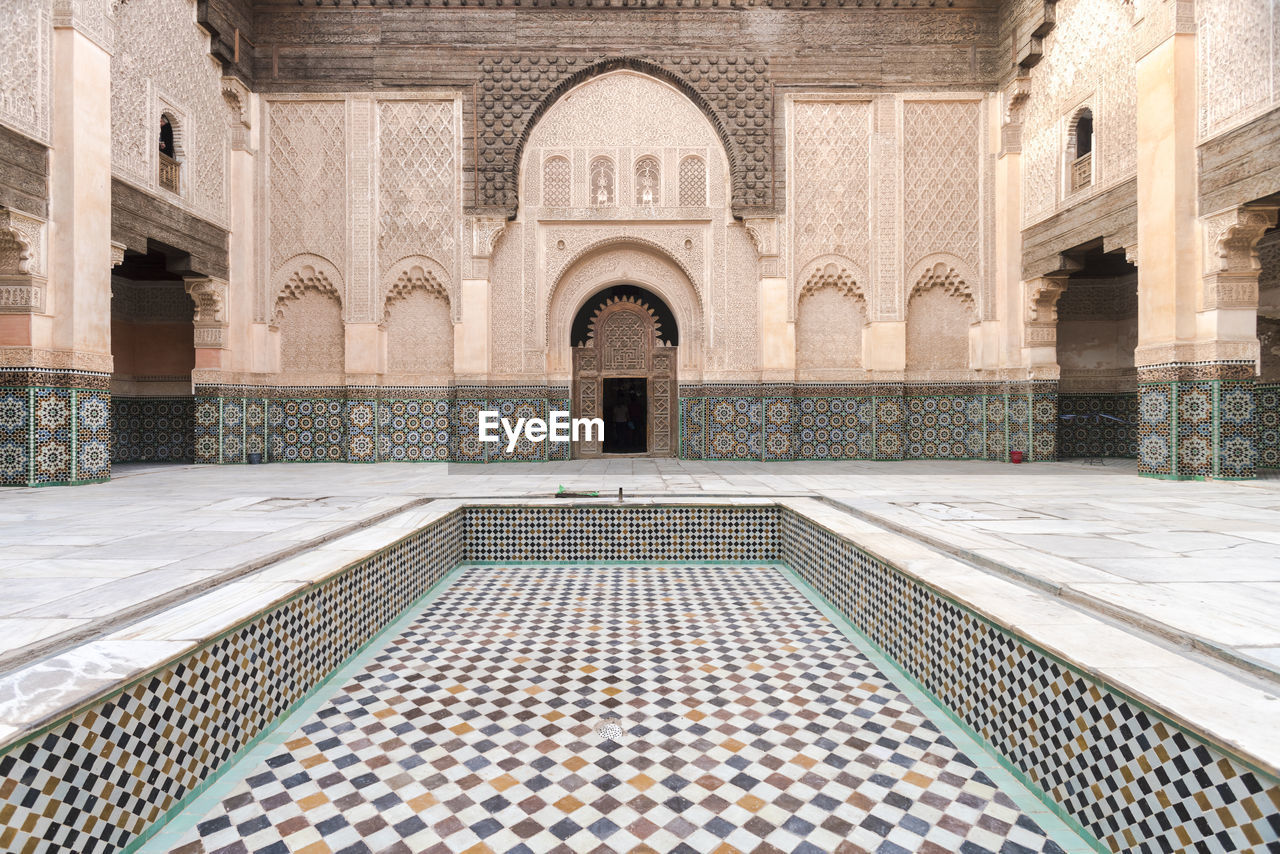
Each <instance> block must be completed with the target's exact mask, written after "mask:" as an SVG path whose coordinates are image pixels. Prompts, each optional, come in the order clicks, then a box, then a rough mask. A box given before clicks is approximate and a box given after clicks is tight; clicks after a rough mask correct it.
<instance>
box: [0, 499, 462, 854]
mask: <svg viewBox="0 0 1280 854" xmlns="http://www.w3.org/2000/svg"><path fill="white" fill-rule="evenodd" d="M461 530H462V529H461V516H460V514H454V515H453V516H451V517H447V518H445V519H443V520H441V521H440V523H439V524H437V525H435V526H433V527H432V529H430V530H429V531H425V532H420V533H419V534H418V535H415V536H414V537H412V538H410V539H409V540H407V541H405V542H402V543H400V544H397V545H395V546H392V547H391V548H389V549H387V550H386V551H385V552H383V553H381V554H379V555H377V556H375V557H373V558H371V559H370V560H368V561H366V562H364V563H363V564H360V565H358V566H356V567H353V568H352V569H350V570H348V571H346V572H344V573H342V574H341V575H339V576H336V577H334V578H333V579H330V580H329V581H327V582H326V583H324V584H322V585H320V586H318V587H316V588H313V589H311V590H309V591H307V592H306V593H304V594H302V595H300V596H298V597H296V598H294V599H292V600H290V601H288V602H286V603H285V604H283V605H281V606H278V607H277V608H275V609H273V610H271V611H268V612H266V613H265V614H263V615H261V616H260V617H258V618H255V619H253V620H251V621H250V622H249V623H247V624H246V625H244V626H242V627H241V628H239V629H236V630H234V631H232V632H231V633H230V634H228V635H226V636H225V637H223V638H221V639H219V640H217V641H215V642H213V643H211V644H208V645H206V646H204V647H202V648H201V649H199V650H197V651H196V652H194V653H192V654H191V655H189V656H187V657H186V658H184V659H181V660H179V661H178V662H176V663H175V664H173V665H171V666H168V667H166V668H164V669H163V670H161V671H160V672H159V673H157V674H155V675H153V676H150V677H148V678H144V679H143V680H141V681H139V682H138V683H136V684H134V685H133V686H131V687H129V688H128V689H126V690H125V691H124V692H123V693H121V694H117V695H115V696H113V697H109V698H108V699H107V700H106V701H104V702H102V703H99V704H98V705H96V706H94V707H92V708H90V709H89V710H87V711H84V712H82V713H80V714H78V715H77V716H76V717H74V718H73V719H71V720H70V721H67V722H65V723H63V724H60V725H57V726H55V727H54V728H53V729H51V730H50V731H48V732H46V733H44V734H41V735H37V736H35V737H34V738H32V739H31V740H28V741H26V742H25V743H19V744H18V745H17V746H15V747H14V748H12V749H11V750H9V751H7V752H6V753H5V754H4V755H2V756H0V816H2V817H3V822H2V823H0V850H3V851H5V852H15V854H16V852H21V854H44V852H77V854H78V852H111V851H118V850H120V848H122V847H124V846H125V845H127V844H128V843H129V841H130V840H132V839H134V838H136V837H137V836H138V834H140V833H142V832H143V831H144V830H146V829H147V828H148V827H149V826H150V825H151V824H153V823H154V822H155V821H156V820H157V819H159V818H160V817H161V816H162V815H163V814H164V813H165V811H166V810H168V809H169V808H171V807H172V806H174V805H175V804H176V803H177V802H178V801H179V800H181V799H182V798H183V797H184V796H186V795H187V794H188V793H190V792H191V791H192V790H193V789H194V788H195V787H196V786H198V785H199V784H200V783H201V782H202V781H204V780H205V779H207V778H208V777H209V775H210V774H211V773H212V772H213V771H214V770H215V769H216V768H217V767H218V766H219V765H221V764H222V763H223V762H225V761H226V760H227V759H229V758H230V757H231V756H232V755H234V754H235V753H236V751H238V750H240V749H241V748H243V747H244V746H245V745H246V744H247V743H248V742H249V741H250V740H251V739H253V738H254V737H255V736H257V735H258V734H259V733H261V732H262V730H263V729H264V728H265V727H266V726H267V725H269V724H270V723H272V722H273V721H275V720H276V719H277V718H278V717H279V716H280V715H281V714H282V713H283V712H284V711H286V710H287V709H288V708H289V707H290V706H291V705H292V704H293V703H295V702H296V701H297V700H298V699H300V698H301V697H302V696H303V695H304V694H305V693H306V692H307V691H309V690H310V689H311V688H312V687H314V686H315V685H316V684H317V683H318V682H319V681H320V680H321V679H322V678H324V677H325V676H327V675H328V674H329V673H330V672H332V670H333V669H334V668H336V667H337V666H338V665H339V664H341V663H342V661H343V660H344V659H345V658H347V657H348V656H349V655H351V654H352V653H353V652H355V651H356V649H358V648H359V647H360V646H361V645H362V644H363V643H365V642H366V641H368V640H369V639H370V638H371V637H373V636H374V635H375V634H377V633H378V632H379V631H381V630H382V629H383V628H384V627H385V626H387V625H388V624H389V623H390V622H391V621H392V620H393V619H394V618H395V617H396V616H397V615H398V614H399V613H401V612H402V611H403V610H404V608H405V607H407V606H408V605H409V604H411V603H412V602H413V601H414V600H416V599H417V598H419V597H420V596H421V595H422V594H423V593H424V592H426V590H427V589H428V588H429V587H430V586H431V585H432V584H434V583H435V582H436V581H438V580H439V579H440V578H442V577H443V576H444V574H445V573H446V572H447V571H448V570H449V569H451V568H452V567H453V566H455V565H457V563H458V562H459V560H460V558H461V544H462V541H461Z"/></svg>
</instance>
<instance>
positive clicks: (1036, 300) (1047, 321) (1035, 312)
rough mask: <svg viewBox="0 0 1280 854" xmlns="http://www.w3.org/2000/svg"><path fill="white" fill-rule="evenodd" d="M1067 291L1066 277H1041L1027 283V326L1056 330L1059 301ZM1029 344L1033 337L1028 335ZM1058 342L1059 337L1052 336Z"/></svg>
mask: <svg viewBox="0 0 1280 854" xmlns="http://www.w3.org/2000/svg"><path fill="white" fill-rule="evenodd" d="M1066 289H1067V277H1066V276H1041V277H1040V278H1038V279H1031V280H1030V281H1028V282H1027V326H1028V327H1038V328H1042V329H1050V330H1056V328H1057V323H1058V299H1059V298H1060V297H1061V296H1062V292H1063V291H1065V290H1066ZM1027 340H1028V342H1030V340H1031V335H1030V333H1028V339H1027ZM1051 340H1057V335H1056V334H1054V335H1053V336H1051Z"/></svg>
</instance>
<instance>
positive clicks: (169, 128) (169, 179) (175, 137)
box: [158, 113, 182, 193]
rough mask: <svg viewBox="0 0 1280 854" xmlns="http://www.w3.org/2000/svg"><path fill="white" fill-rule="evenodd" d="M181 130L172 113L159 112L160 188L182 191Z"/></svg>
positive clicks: (172, 191)
mask: <svg viewBox="0 0 1280 854" xmlns="http://www.w3.org/2000/svg"><path fill="white" fill-rule="evenodd" d="M181 141H182V137H181V132H180V130H179V128H178V123H177V122H176V121H175V120H174V118H173V114H172V113H161V114H160V174H159V176H158V179H159V182H160V188H161V189H163V190H168V191H169V192H171V193H181V192H182V167H181V165H180V164H181V157H180V155H181V147H180V146H181Z"/></svg>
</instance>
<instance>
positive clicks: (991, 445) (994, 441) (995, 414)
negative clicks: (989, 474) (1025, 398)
mask: <svg viewBox="0 0 1280 854" xmlns="http://www.w3.org/2000/svg"><path fill="white" fill-rule="evenodd" d="M983 405H984V406H985V407H986V422H985V423H986V454H985V456H986V458H987V459H988V460H1007V459H1009V454H1008V450H1007V449H1006V447H1005V440H1006V434H1007V432H1008V430H1007V421H1006V418H1007V415H1008V399H1007V397H1006V396H1005V395H1004V394H989V395H987V396H986V397H985V398H984V399H983Z"/></svg>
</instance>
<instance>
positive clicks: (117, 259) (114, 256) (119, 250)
mask: <svg viewBox="0 0 1280 854" xmlns="http://www.w3.org/2000/svg"><path fill="white" fill-rule="evenodd" d="M127 248H128V247H126V246H125V245H124V244H123V243H116V242H115V241H114V240H113V241H111V267H112V269H114V268H116V267H119V266H120V265H121V264H123V263H124V250H125V249H127Z"/></svg>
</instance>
